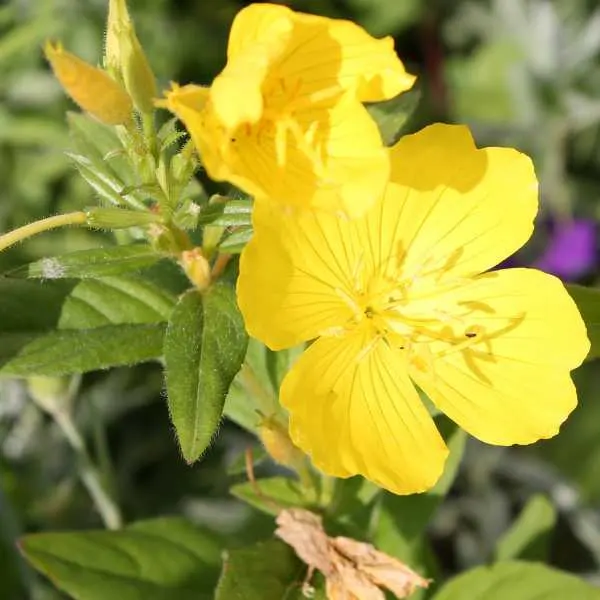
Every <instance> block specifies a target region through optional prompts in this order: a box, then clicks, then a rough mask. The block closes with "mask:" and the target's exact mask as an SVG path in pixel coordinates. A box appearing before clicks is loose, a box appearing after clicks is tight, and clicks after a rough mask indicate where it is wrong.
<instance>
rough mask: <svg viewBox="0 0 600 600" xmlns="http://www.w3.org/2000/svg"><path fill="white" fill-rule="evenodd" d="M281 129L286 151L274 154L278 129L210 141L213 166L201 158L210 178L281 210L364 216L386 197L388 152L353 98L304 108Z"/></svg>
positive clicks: (242, 129)
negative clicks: (268, 200) (278, 205)
mask: <svg viewBox="0 0 600 600" xmlns="http://www.w3.org/2000/svg"><path fill="white" fill-rule="evenodd" d="M281 125H282V132H281V133H280V134H279V135H284V136H285V138H284V142H283V143H284V146H285V149H284V151H283V152H281V151H279V152H278V141H277V138H276V135H277V132H276V131H275V130H274V129H273V128H272V127H270V128H265V127H263V126H262V125H261V124H259V125H257V126H256V127H247V126H242V127H240V128H238V130H236V131H234V132H232V133H231V134H222V135H221V138H220V140H219V139H217V138H213V140H212V144H213V145H217V146H220V147H221V149H222V150H221V153H220V154H219V155H218V156H217V154H216V153H215V152H214V151H213V153H212V156H213V157H214V159H215V160H214V162H212V161H211V160H210V158H211V157H210V156H206V157H205V158H206V159H205V160H204V163H205V166H206V169H207V171H208V173H209V175H211V177H214V178H216V179H227V180H228V181H231V182H232V183H234V184H235V185H237V186H238V187H240V188H242V189H243V190H245V191H246V192H248V193H249V194H252V195H255V196H259V197H268V198H271V199H273V200H275V201H277V202H279V203H281V204H282V205H284V206H292V207H302V208H311V209H324V210H328V211H332V212H340V213H344V214H346V215H348V216H350V217H351V218H355V217H357V216H359V215H361V214H364V212H365V211H366V210H367V209H368V208H369V207H370V206H372V205H373V203H374V202H375V201H376V200H377V199H378V197H379V196H380V195H381V194H382V193H383V190H384V188H385V185H386V181H387V177H388V173H389V157H388V154H387V151H386V150H385V148H383V147H382V144H381V138H380V136H379V131H378V130H377V127H376V125H375V124H374V122H373V120H372V119H371V118H370V116H369V114H368V113H367V111H366V110H365V109H364V107H363V106H361V105H360V104H358V103H356V101H355V100H353V98H352V97H351V96H350V95H346V96H345V97H344V98H343V99H341V100H340V101H339V102H337V103H336V104H335V105H334V106H332V107H330V108H314V109H312V110H305V111H303V112H302V113H301V114H299V115H298V120H297V121H296V123H295V125H294V124H290V126H289V128H288V127H287V126H286V123H285V122H281ZM205 131H206V130H205ZM205 137H206V134H205ZM357 140H360V143H357ZM209 143H210V140H208V139H205V141H204V144H205V145H208V144H209Z"/></svg>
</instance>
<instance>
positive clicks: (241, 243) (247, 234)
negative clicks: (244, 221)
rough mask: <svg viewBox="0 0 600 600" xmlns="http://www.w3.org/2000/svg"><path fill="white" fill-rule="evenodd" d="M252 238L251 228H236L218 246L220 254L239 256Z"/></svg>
mask: <svg viewBox="0 0 600 600" xmlns="http://www.w3.org/2000/svg"><path fill="white" fill-rule="evenodd" d="M251 238H252V227H244V226H242V227H238V228H236V230H235V231H233V232H232V233H230V234H229V235H228V236H227V237H225V238H224V239H223V241H222V242H221V243H220V244H219V250H221V252H228V253H229V254H239V253H240V252H241V251H242V250H243V249H244V248H245V246H246V244H247V243H248V242H249V241H250V239H251Z"/></svg>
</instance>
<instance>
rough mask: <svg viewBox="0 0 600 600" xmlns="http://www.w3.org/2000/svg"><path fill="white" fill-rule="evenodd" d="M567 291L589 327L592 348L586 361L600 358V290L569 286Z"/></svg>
mask: <svg viewBox="0 0 600 600" xmlns="http://www.w3.org/2000/svg"><path fill="white" fill-rule="evenodd" d="M566 287H567V291H568V292H569V294H571V297H572V298H573V300H575V303H576V304H577V308H579V312H581V316H582V317H583V320H584V321H585V325H586V327H587V332H588V337H589V338H590V342H591V348H590V352H589V354H588V355H587V358H586V360H592V359H594V358H598V357H599V356H600V290H599V289H595V288H587V287H584V286H582V285H574V284H571V285H567V286H566Z"/></svg>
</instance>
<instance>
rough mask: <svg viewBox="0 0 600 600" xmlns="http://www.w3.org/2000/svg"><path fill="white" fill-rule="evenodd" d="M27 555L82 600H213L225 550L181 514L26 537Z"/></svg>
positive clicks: (67, 591) (209, 535)
mask: <svg viewBox="0 0 600 600" xmlns="http://www.w3.org/2000/svg"><path fill="white" fill-rule="evenodd" d="M20 548H21V551H22V552H23V554H24V555H25V557H26V558H27V560H29V562H30V563H31V564H32V565H33V566H34V567H35V568H36V569H38V570H39V571H41V572H42V573H43V574H44V575H46V576H47V577H48V578H49V579H50V580H51V581H52V582H53V583H54V584H55V585H56V586H57V587H58V588H60V589H61V590H63V591H64V592H66V593H67V594H69V596H71V597H72V598H75V599H76V600H107V599H108V598H119V599H120V600H139V599H140V598H144V599H147V600H172V599H174V598H177V600H185V599H189V600H208V599H209V598H212V589H213V588H214V585H215V582H216V579H217V574H218V568H219V563H220V554H221V550H220V547H219V544H218V542H217V540H216V539H215V538H214V536H213V535H212V534H210V533H208V532H206V531H203V530H201V529H199V528H197V527H194V526H193V525H191V524H190V523H188V522H186V521H185V520H183V519H181V518H162V519H156V520H152V521H141V522H139V523H135V524H133V525H131V526H129V527H126V528H125V529H123V530H121V531H82V532H73V533H42V534H34V535H29V536H25V537H24V538H22V539H21V541H20Z"/></svg>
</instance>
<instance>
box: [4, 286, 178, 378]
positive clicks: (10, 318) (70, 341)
mask: <svg viewBox="0 0 600 600" xmlns="http://www.w3.org/2000/svg"><path fill="white" fill-rule="evenodd" d="M174 304H175V298H174V297H173V295H172V294H171V293H169V292H167V291H165V290H163V289H161V288H160V287H159V286H158V285H156V284H154V283H152V282H150V281H147V280H145V279H143V278H142V277H132V276H131V277H125V276H120V277H116V276H115V277H105V278H102V279H88V280H83V281H77V280H58V281H49V282H46V283H43V284H42V283H39V282H36V281H31V280H20V279H0V375H11V376H29V375H66V374H71V373H83V372H86V371H91V370H95V369H104V368H108V367H111V366H117V365H130V364H135V363H138V362H143V361H147V360H150V359H153V358H157V357H159V356H160V355H161V353H162V338H163V334H164V327H165V322H166V321H167V319H168V317H169V315H170V313H171V310H172V308H173V305H174Z"/></svg>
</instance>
